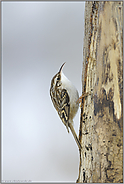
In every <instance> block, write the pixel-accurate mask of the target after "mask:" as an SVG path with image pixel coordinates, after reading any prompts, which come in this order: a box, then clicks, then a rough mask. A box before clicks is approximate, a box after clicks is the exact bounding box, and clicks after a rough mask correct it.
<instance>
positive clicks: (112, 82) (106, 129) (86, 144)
mask: <svg viewBox="0 0 124 184" xmlns="http://www.w3.org/2000/svg"><path fill="white" fill-rule="evenodd" d="M122 15H123V2H122V1H120V2H119V1H118V2H110V1H108V2H107V1H102V2H98V1H96V2H86V5H85V35H84V49H83V74H82V82H83V88H82V91H83V93H86V94H87V92H88V94H87V95H86V96H85V97H84V98H82V104H81V119H80V130H79V139H80V141H81V145H82V147H83V150H82V151H81V152H80V166H79V177H78V180H77V182H78V183H80V182H81V183H82V182H84V183H90V182H92V183H93V182H94V183H95V182H97V183H101V182H102V183H105V182H107V183H109V182H111V183H112V182H113V183H120V182H123V49H122V46H123V32H122V28H123V25H122V22H123V18H122Z"/></svg>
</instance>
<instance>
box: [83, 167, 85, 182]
mask: <svg viewBox="0 0 124 184" xmlns="http://www.w3.org/2000/svg"><path fill="white" fill-rule="evenodd" d="M84 181H85V171H84V169H83V182H84Z"/></svg>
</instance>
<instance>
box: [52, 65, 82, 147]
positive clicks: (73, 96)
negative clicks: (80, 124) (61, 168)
mask: <svg viewBox="0 0 124 184" xmlns="http://www.w3.org/2000/svg"><path fill="white" fill-rule="evenodd" d="M64 65H65V62H64V63H63V64H62V66H61V67H60V69H59V71H58V72H57V74H56V75H55V76H54V77H53V78H52V80H51V86H50V97H51V100H52V103H53V106H54V107H55V109H56V111H57V112H58V115H59V117H60V119H61V120H62V122H63V124H64V125H65V126H66V129H67V131H68V133H69V129H70V130H71V132H72V135H73V137H74V139H75V141H76V143H77V145H78V148H79V150H81V149H82V146H81V143H80V141H79V139H78V137H77V134H76V132H75V130H74V121H73V119H74V117H75V115H76V113H77V111H78V108H79V101H78V100H79V94H78V91H77V89H76V88H75V86H74V85H73V84H72V82H71V81H70V80H69V79H68V78H67V77H66V76H65V75H64V73H63V71H62V70H63V67H64Z"/></svg>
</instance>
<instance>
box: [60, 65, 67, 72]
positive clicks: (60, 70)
mask: <svg viewBox="0 0 124 184" xmlns="http://www.w3.org/2000/svg"><path fill="white" fill-rule="evenodd" d="M65 63H66V62H65ZM65 63H63V64H62V66H61V68H60V69H59V73H61V72H62V69H63V67H64V65H65Z"/></svg>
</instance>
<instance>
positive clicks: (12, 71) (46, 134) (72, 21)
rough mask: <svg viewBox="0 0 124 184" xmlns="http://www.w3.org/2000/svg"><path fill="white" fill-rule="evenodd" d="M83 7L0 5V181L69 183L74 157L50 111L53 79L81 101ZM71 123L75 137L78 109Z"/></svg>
mask: <svg viewBox="0 0 124 184" xmlns="http://www.w3.org/2000/svg"><path fill="white" fill-rule="evenodd" d="M84 6H85V3H84V2H58V3H57V2H2V179H3V180H32V181H42V182H43V181H48V182H50V181H53V182H54V181H58V182H60V181H62V182H64V181H73V182H75V181H76V179H77V177H78V172H79V152H78V148H77V145H76V143H75V141H74V139H73V137H72V134H71V133H69V134H68V132H67V130H66V127H65V126H64V125H63V123H62V122H61V120H60V118H59V117H58V114H57V112H56V111H55V109H54V108H53V105H52V102H51V99H50V95H49V89H50V83H51V79H52V77H53V76H54V75H55V74H56V73H57V72H58V70H59V68H60V66H61V65H62V64H63V63H64V62H66V65H65V66H64V69H63V72H64V74H65V75H66V76H67V77H68V78H69V79H70V80H71V81H72V83H73V84H74V85H75V86H76V88H77V89H78V91H79V94H80V95H81V92H82V91H81V89H82V83H81V76H82V47H83V32H84V30H83V29H84ZM74 122H75V126H74V127H75V130H76V132H77V134H78V129H79V124H80V109H79V111H78V114H77V116H76V118H75V119H74Z"/></svg>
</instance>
